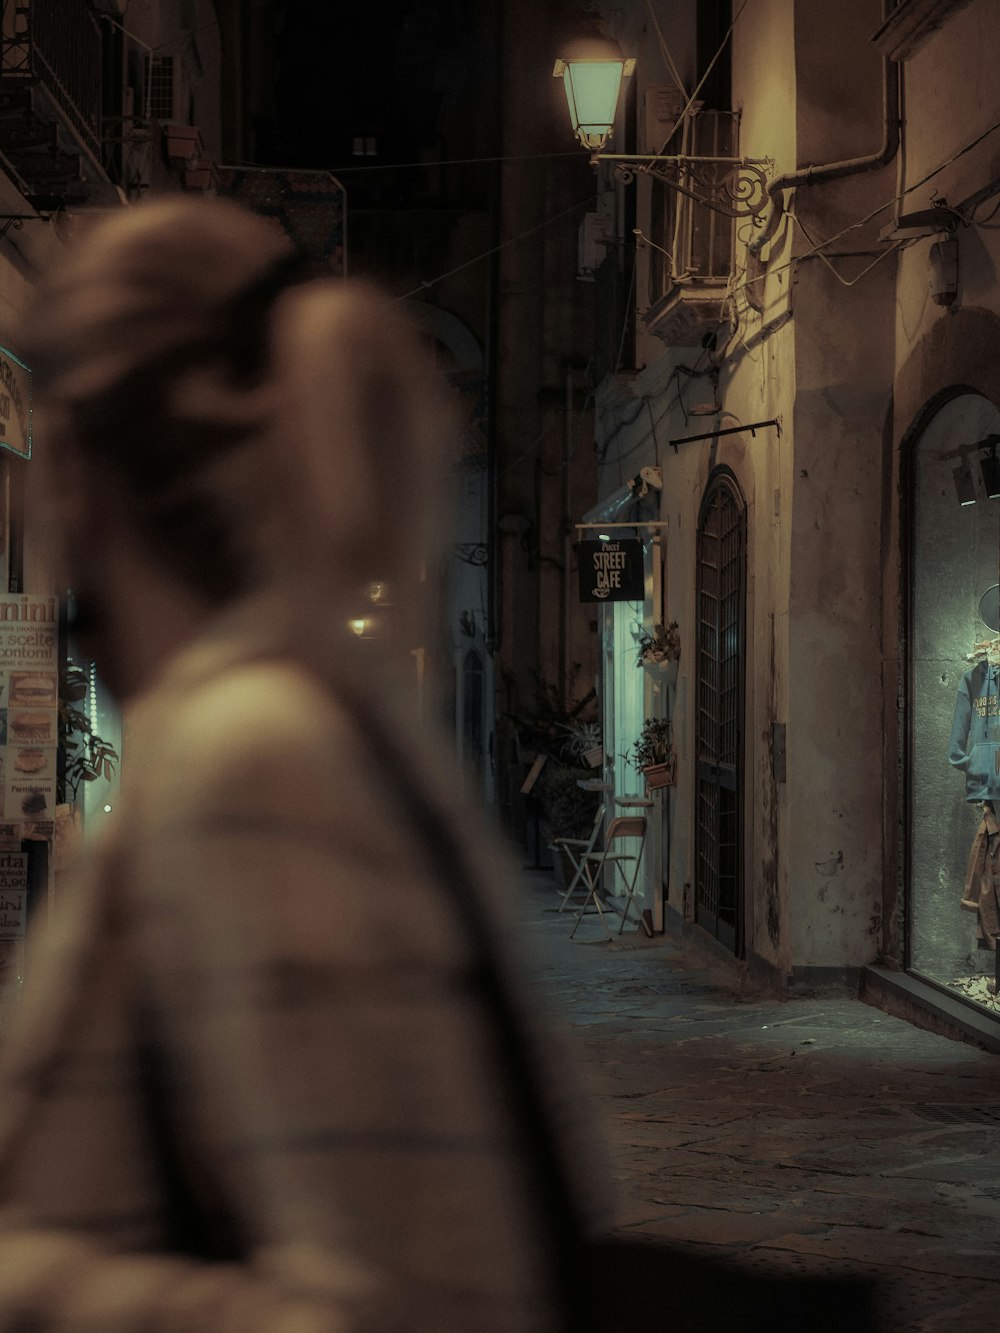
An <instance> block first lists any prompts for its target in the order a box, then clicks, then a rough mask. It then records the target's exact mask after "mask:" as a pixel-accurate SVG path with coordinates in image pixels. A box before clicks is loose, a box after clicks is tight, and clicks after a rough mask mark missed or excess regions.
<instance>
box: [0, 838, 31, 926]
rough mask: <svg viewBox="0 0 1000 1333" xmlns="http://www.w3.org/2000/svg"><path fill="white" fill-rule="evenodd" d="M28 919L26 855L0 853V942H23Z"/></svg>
mask: <svg viewBox="0 0 1000 1333" xmlns="http://www.w3.org/2000/svg"><path fill="white" fill-rule="evenodd" d="M27 919H28V853H27V852H0V942H6V941H9V940H23V939H24V930H25V925H26V923H27Z"/></svg>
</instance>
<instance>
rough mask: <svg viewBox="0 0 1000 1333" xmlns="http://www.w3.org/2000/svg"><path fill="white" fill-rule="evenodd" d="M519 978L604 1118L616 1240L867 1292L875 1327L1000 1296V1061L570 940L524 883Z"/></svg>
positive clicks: (932, 1325) (887, 1022) (870, 1018)
mask: <svg viewBox="0 0 1000 1333" xmlns="http://www.w3.org/2000/svg"><path fill="white" fill-rule="evenodd" d="M526 878H527V892H526V896H525V899H524V907H523V910H522V912H521V914H520V915H521V918H522V919H521V921H520V925H521V927H522V928H523V932H524V936H525V938H526V940H527V941H528V942H529V943H530V946H531V953H530V962H531V968H532V976H533V977H534V978H535V982H536V984H537V986H538V987H539V988H540V989H541V990H542V991H543V992H544V993H546V994H547V997H548V998H549V1000H550V1002H551V1007H554V1010H555V1014H556V1015H557V1016H560V1015H561V1016H562V1019H563V1021H564V1022H565V1024H566V1025H568V1027H569V1028H570V1029H571V1030H572V1032H573V1035H574V1041H576V1042H577V1043H578V1046H579V1054H580V1056H581V1058H582V1063H583V1067H584V1074H585V1077H586V1078H587V1079H588V1081H589V1082H590V1084H591V1085H592V1088H593V1092H594V1100H595V1105H596V1106H597V1108H598V1111H599V1113H600V1114H602V1115H603V1117H604V1119H605V1122H606V1126H605V1127H606V1134H607V1139H608V1144H609V1148H610V1155H611V1168H612V1175H613V1180H614V1183H615V1189H616V1195H617V1197H616V1216H615V1221H616V1225H617V1227H618V1228H621V1229H623V1230H624V1231H626V1232H632V1233H636V1234H641V1235H646V1236H650V1237H656V1238H659V1239H662V1240H667V1241H669V1242H672V1243H674V1244H676V1245H678V1246H684V1247H692V1248H693V1249H694V1250H695V1251H697V1252H699V1253H706V1252H710V1253H713V1254H718V1255H725V1256H727V1257H729V1258H731V1259H734V1260H736V1261H738V1262H740V1263H745V1264H747V1265H750V1266H752V1267H755V1268H772V1269H773V1268H778V1269H784V1270H792V1271H797V1272H808V1273H832V1272H837V1271H844V1270H846V1271H850V1272H852V1273H862V1274H865V1275H867V1276H871V1277H874V1278H876V1279H877V1281H878V1282H879V1284H880V1291H881V1296H880V1324H881V1326H882V1327H884V1328H886V1329H892V1330H899V1331H900V1333H902V1331H903V1330H914V1331H915V1333H916V1331H919V1333H952V1331H953V1330H957V1329H964V1328H969V1327H974V1326H976V1325H977V1323H979V1322H980V1321H988V1320H991V1319H992V1317H993V1315H994V1313H995V1310H996V1303H997V1299H998V1297H1000V1272H998V1270H997V1267H996V1263H995V1254H996V1239H995V1238H996V1226H997V1222H998V1219H1000V1066H998V1063H997V1057H996V1056H995V1055H992V1054H989V1053H987V1052H985V1051H980V1050H978V1049H976V1048H975V1047H973V1046H971V1045H968V1044H965V1043H963V1042H958V1041H952V1040H949V1039H948V1038H946V1037H941V1036H937V1035H935V1034H934V1033H931V1032H927V1031H923V1030H921V1029H919V1028H917V1027H914V1026H912V1025H911V1024H909V1023H907V1022H905V1021H903V1020H902V1019H899V1018H895V1017H893V1016H891V1015H889V1014H886V1013H883V1012H882V1011H880V1010H878V1009H875V1008H873V1007H871V1006H869V1005H866V1004H863V1003H862V1002H860V1001H858V1000H854V999H849V998H843V997H831V996H827V995H822V996H817V995H812V996H802V997H797V998H794V999H790V1000H781V999H778V998H776V997H773V996H768V995H766V994H762V993H750V992H744V993H742V994H741V993H737V992H736V990H735V989H734V976H735V973H734V972H733V971H731V970H728V969H724V967H723V966H722V965H720V964H716V963H715V961H714V960H712V959H710V958H709V957H708V956H707V955H704V956H699V955H697V954H696V953H694V952H692V949H691V947H690V944H689V943H686V942H680V941H678V940H676V939H674V938H672V937H665V936H657V937H656V938H655V939H653V940H646V939H645V937H643V936H641V935H639V934H638V933H635V932H634V931H633V928H632V927H631V926H629V927H626V930H625V932H624V934H623V936H622V937H621V939H620V940H618V939H617V938H616V940H615V942H614V943H612V944H608V943H607V942H606V940H605V937H604V935H603V933H602V931H601V929H600V926H599V925H598V923H597V921H596V918H593V917H586V918H585V919H584V921H583V923H582V924H581V927H580V929H579V931H578V932H577V936H576V938H575V939H573V940H571V939H570V938H569V933H570V930H571V928H572V920H571V918H569V917H568V915H567V914H566V913H564V914H562V915H560V914H559V913H558V912H557V910H556V909H557V906H558V899H557V896H556V893H555V890H554V888H553V886H552V882H551V880H550V879H549V878H548V877H547V876H545V875H542V874H537V873H536V874H534V875H530V874H528V873H527V872H526Z"/></svg>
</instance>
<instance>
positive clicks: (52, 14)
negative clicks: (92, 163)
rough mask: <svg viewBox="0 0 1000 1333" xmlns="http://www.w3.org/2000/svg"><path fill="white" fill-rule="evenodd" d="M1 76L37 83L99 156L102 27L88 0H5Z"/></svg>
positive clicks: (1, 24)
mask: <svg viewBox="0 0 1000 1333" xmlns="http://www.w3.org/2000/svg"><path fill="white" fill-rule="evenodd" d="M0 81H3V82H6V83H7V84H8V86H9V85H10V84H12V83H25V84H30V85H35V86H38V87H40V88H41V89H42V90H43V91H44V92H45V93H46V94H47V95H48V96H49V97H50V98H51V100H52V101H53V102H54V103H55V104H56V105H57V106H58V108H59V110H60V112H61V113H62V115H63V116H64V117H65V120H66V123H67V124H68V125H69V127H70V128H71V129H72V130H73V131H74V133H75V134H76V135H77V136H78V137H79V139H80V140H81V141H82V143H83V144H84V145H85V147H86V148H87V149H88V150H89V152H90V153H91V154H92V155H93V156H94V157H95V158H96V159H97V160H98V161H100V157H101V31H100V25H99V22H98V19H97V17H96V15H95V14H94V12H93V10H92V9H91V6H90V4H89V0H59V3H55V0H3V8H2V21H0Z"/></svg>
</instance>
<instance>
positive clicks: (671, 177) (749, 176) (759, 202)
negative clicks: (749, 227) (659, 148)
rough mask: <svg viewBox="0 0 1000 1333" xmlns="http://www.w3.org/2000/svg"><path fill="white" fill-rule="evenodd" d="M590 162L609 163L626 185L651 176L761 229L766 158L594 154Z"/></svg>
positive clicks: (769, 166) (768, 167)
mask: <svg viewBox="0 0 1000 1333" xmlns="http://www.w3.org/2000/svg"><path fill="white" fill-rule="evenodd" d="M591 161H592V162H593V164H594V165H595V166H596V165H597V164H598V163H599V162H609V163H611V165H612V166H613V167H614V169H615V177H616V179H617V180H619V181H621V183H622V184H624V185H627V184H629V183H630V182H631V181H633V180H635V178H636V176H650V177H652V179H653V180H657V181H660V182H661V183H662V184H663V185H665V186H666V187H667V188H668V189H670V190H675V191H676V192H677V193H678V194H683V195H686V196H687V198H688V199H693V200H694V202H695V203H696V204H703V205H704V206H705V207H706V208H710V209H711V210H712V211H713V212H714V213H721V214H722V215H723V216H724V217H727V218H750V219H751V220H752V221H753V224H754V226H760V225H761V214H762V213H763V212H764V209H765V208H766V207H767V205H768V202H769V201H768V196H767V173H768V171H769V170H773V168H774V162H773V161H772V159H771V158H768V157H687V156H676V157H660V156H657V155H655V154H647V153H595V154H594V156H593V157H592V158H591Z"/></svg>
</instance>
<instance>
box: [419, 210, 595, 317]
mask: <svg viewBox="0 0 1000 1333" xmlns="http://www.w3.org/2000/svg"><path fill="white" fill-rule="evenodd" d="M593 202H594V196H593V195H588V196H587V198H586V199H578V200H577V202H576V203H575V204H570V206H569V208H563V209H560V211H559V212H558V213H553V214H552V216H551V217H547V218H544V219H543V220H542V221H541V222H538V223H536V224H535V226H533V227H529V228H528V229H527V231H522V232H518V234H517V235H516V236H510V237H508V239H507V240H506V241H501V242H500V243H499V245H493V246H491V247H490V248H489V250H484V251H483V252H482V253H481V254H478V255H474V256H473V257H472V259H466V260H465V261H464V263H461V264H456V265H455V267H454V268H450V269H449V270H448V271H447V273H441V274H439V275H438V276H437V277H436V278H428V279H426V280H425V281H424V282H421V283H420V284H419V286H417V287H414V288H413V289H412V290H411V291H408V292H405V293H404V294H403V295H402V296H398V297H397V298H396V300H397V301H409V300H410V298H411V297H414V296H419V295H420V294H421V292H426V291H429V290H430V289H431V288H432V287H436V286H437V284H438V283H439V282H444V281H446V279H448V278H453V277H454V276H455V274H456V273H462V272H463V271H464V270H465V269H467V268H472V266H473V265H474V264H479V263H482V261H483V260H484V259H489V257H490V256H491V255H496V254H499V253H500V251H501V250H507V249H509V248H510V246H512V245H517V244H518V242H519V241H523V240H526V239H527V237H529V236H534V234H535V232H538V231H542V230H544V228H545V227H548V226H551V224H552V223H553V222H558V221H559V219H560V218H564V217H566V216H568V214H570V213H575V212H576V210H577V209H578V208H584V207H585V206H586V205H587V204H592V203H593Z"/></svg>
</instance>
